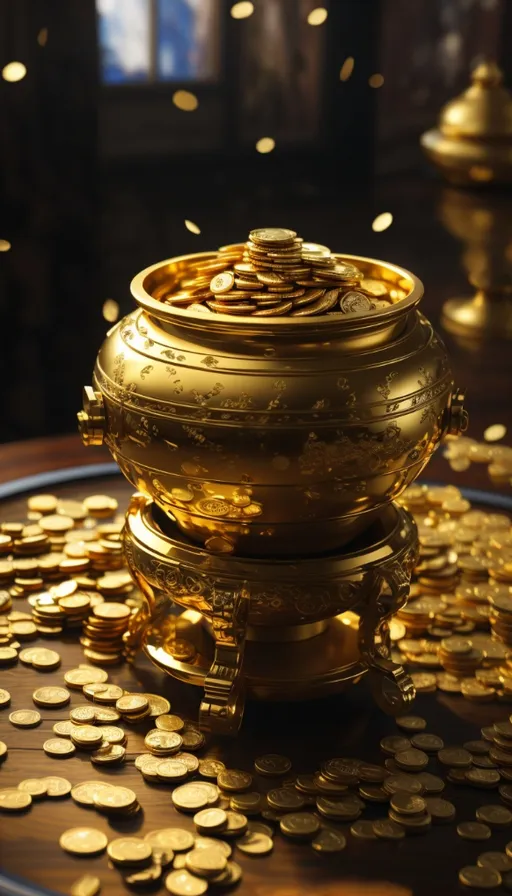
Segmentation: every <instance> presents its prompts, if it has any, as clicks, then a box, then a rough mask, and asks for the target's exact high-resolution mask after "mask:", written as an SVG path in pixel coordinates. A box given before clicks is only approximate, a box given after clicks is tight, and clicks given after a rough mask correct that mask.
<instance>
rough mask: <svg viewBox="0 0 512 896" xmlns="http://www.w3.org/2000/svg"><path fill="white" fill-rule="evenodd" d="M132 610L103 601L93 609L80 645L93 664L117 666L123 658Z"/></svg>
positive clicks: (84, 628)
mask: <svg viewBox="0 0 512 896" xmlns="http://www.w3.org/2000/svg"><path fill="white" fill-rule="evenodd" d="M130 616H131V610H130V608H129V607H127V606H126V604H120V603H117V602H106V601H103V602H102V603H100V604H97V605H96V606H95V607H93V610H92V613H91V614H90V616H89V617H88V619H87V622H86V624H85V625H84V627H83V634H82V637H81V638H80V643H81V644H82V646H83V647H84V654H85V656H86V657H87V659H88V660H89V661H90V662H91V663H97V664H98V665H100V666H102V665H108V666H111V665H115V664H116V663H118V662H120V661H121V660H122V658H123V635H124V633H125V631H126V630H127V628H128V624H129V621H130Z"/></svg>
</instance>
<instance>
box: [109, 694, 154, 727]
mask: <svg viewBox="0 0 512 896" xmlns="http://www.w3.org/2000/svg"><path fill="white" fill-rule="evenodd" d="M116 709H117V711H118V713H120V715H121V717H122V719H123V720H124V721H125V722H129V723H130V724H131V725H136V724H137V723H138V722H142V721H143V720H144V719H147V718H148V717H149V716H151V707H150V705H149V700H148V697H147V696H146V694H130V693H125V694H123V696H122V697H119V699H118V700H116Z"/></svg>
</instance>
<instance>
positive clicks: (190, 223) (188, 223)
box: [185, 218, 201, 234]
mask: <svg viewBox="0 0 512 896" xmlns="http://www.w3.org/2000/svg"><path fill="white" fill-rule="evenodd" d="M185 227H186V228H187V230H190V233H195V234H199V233H201V228H200V227H198V226H197V224H194V222H193V221H189V220H188V219H187V218H185Z"/></svg>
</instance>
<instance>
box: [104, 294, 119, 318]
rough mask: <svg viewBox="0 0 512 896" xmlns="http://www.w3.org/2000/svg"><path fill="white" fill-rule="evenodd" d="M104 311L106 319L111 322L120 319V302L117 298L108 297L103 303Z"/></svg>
mask: <svg viewBox="0 0 512 896" xmlns="http://www.w3.org/2000/svg"><path fill="white" fill-rule="evenodd" d="M102 313H103V317H104V318H105V320H108V322H109V323H110V324H115V322H116V320H118V319H119V303H118V302H116V301H115V299H106V301H105V302H104V303H103V308H102Z"/></svg>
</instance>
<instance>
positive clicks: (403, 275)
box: [130, 251, 424, 333]
mask: <svg viewBox="0 0 512 896" xmlns="http://www.w3.org/2000/svg"><path fill="white" fill-rule="evenodd" d="M216 254H217V253H216V252H213V251H211V252H191V253H189V254H187V255H177V256H174V257H172V258H167V259H164V260H163V261H157V262H156V263H155V264H152V265H150V266H149V267H147V268H144V270H142V271H140V272H139V273H138V274H136V275H135V277H134V278H133V280H132V281H131V283H130V291H131V294H132V296H133V297H134V299H135V301H136V302H137V304H138V305H139V306H140V307H141V308H143V309H144V310H145V311H147V312H148V313H149V314H151V316H152V317H156V318H158V320H161V321H163V322H164V323H176V324H179V325H181V326H189V327H196V328H197V327H198V326H200V327H201V328H202V329H204V328H205V327H206V326H207V327H208V330H210V331H211V330H217V331H219V330H220V331H224V332H226V331H229V332H231V333H233V332H237V331H239V332H241V333H244V332H246V333H254V332H259V333H270V332H272V331H274V332H275V331H276V329H277V330H278V331H279V332H282V333H284V332H285V331H289V332H295V333H296V332H297V328H299V329H301V328H302V329H307V330H309V331H311V330H313V329H314V330H317V329H318V330H331V331H332V329H333V327H335V328H336V329H338V327H340V328H341V329H343V330H344V331H348V330H359V331H360V330H361V328H365V329H374V328H375V326H376V325H377V327H378V326H380V325H386V324H390V323H392V322H394V321H395V320H396V318H398V317H401V316H402V315H403V314H404V313H405V312H406V311H409V310H410V309H411V308H414V307H415V306H416V305H418V303H419V302H420V300H421V298H422V296H423V293H424V288H423V283H422V282H421V280H420V279H419V277H416V275H415V274H413V273H412V272H411V271H408V270H407V269H406V268H402V267H400V266H399V265H395V264H392V263H391V262H389V261H382V260H381V259H378V258H369V257H367V256H364V255H349V254H346V253H341V252H333V253H332V254H333V255H334V256H335V258H338V259H339V260H340V261H348V262H353V263H356V264H357V263H358V262H363V263H364V264H365V265H372V266H376V267H381V268H383V269H384V270H386V271H388V272H392V273H393V274H394V275H395V276H397V277H398V278H400V279H406V280H410V281H411V284H412V289H411V291H410V293H409V295H408V296H406V297H405V298H404V299H399V301H398V302H395V303H394V304H393V305H390V307H389V308H382V309H380V310H379V311H375V312H373V313H372V314H371V315H368V314H367V313H365V312H351V313H349V314H340V315H339V317H336V318H335V317H334V316H333V315H329V314H324V315H315V316H311V317H286V316H284V317H272V316H269V317H268V318H265V317H258V318H254V317H252V316H250V315H248V316H245V315H233V314H211V315H210V314H209V315H205V314H201V313H200V312H195V311H190V309H189V308H179V307H177V306H172V305H167V304H165V303H164V302H162V301H160V300H159V299H155V298H153V296H152V294H151V292H150V289H151V287H152V286H153V288H154V286H156V285H157V282H155V283H154V284H152V283H151V281H152V280H153V279H154V280H155V281H157V279H158V277H157V275H159V274H161V273H162V271H163V269H165V268H169V267H170V266H171V265H176V264H177V263H179V262H188V261H190V260H191V259H197V260H201V261H206V260H208V259H210V258H214V257H216Z"/></svg>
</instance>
